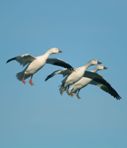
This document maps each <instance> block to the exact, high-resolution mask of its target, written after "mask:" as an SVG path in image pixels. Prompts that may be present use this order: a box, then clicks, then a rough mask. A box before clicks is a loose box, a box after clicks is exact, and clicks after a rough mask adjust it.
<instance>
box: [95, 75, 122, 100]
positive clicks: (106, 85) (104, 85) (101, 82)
mask: <svg viewBox="0 0 127 148" xmlns="http://www.w3.org/2000/svg"><path fill="white" fill-rule="evenodd" d="M93 81H95V83H96V84H97V86H99V87H100V88H101V89H102V90H103V91H105V92H107V93H109V94H110V95H112V96H113V97H114V98H116V99H117V100H120V99H121V97H120V95H119V94H118V93H117V91H116V90H115V89H114V88H113V87H112V86H111V85H110V84H109V83H108V82H107V81H106V80H104V79H103V78H101V79H100V78H94V79H93Z"/></svg>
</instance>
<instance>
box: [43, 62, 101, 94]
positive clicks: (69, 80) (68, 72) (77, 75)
mask: <svg viewBox="0 0 127 148" xmlns="http://www.w3.org/2000/svg"><path fill="white" fill-rule="evenodd" d="M96 64H101V62H100V61H98V60H96V59H93V60H90V61H89V62H88V63H87V64H85V65H83V66H81V67H78V68H73V69H65V70H57V71H55V72H53V73H52V74H50V75H48V76H47V78H46V79H45V80H48V79H49V78H51V77H53V76H54V75H56V74H63V75H64V76H66V77H65V78H64V79H63V81H62V84H61V86H60V94H63V92H64V91H65V90H68V88H69V86H70V85H72V84H73V83H75V82H77V81H78V80H79V79H81V78H82V77H83V75H84V73H85V71H86V69H87V68H88V67H90V66H92V65H96Z"/></svg>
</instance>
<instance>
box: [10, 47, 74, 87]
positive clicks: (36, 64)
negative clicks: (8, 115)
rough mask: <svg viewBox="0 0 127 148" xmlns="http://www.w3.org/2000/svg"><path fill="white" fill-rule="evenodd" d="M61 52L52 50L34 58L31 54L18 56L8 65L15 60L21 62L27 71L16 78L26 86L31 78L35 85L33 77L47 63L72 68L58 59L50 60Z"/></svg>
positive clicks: (57, 49)
mask: <svg viewBox="0 0 127 148" xmlns="http://www.w3.org/2000/svg"><path fill="white" fill-rule="evenodd" d="M60 52H62V51H61V50H60V49H59V48H50V49H49V50H48V51H47V52H45V53H44V54H43V55H41V56H38V57H33V56H31V55H30V54H24V55H21V56H16V57H14V58H11V59H9V60H7V63H9V62H11V61H13V60H15V61H17V62H19V63H20V64H21V65H23V66H26V67H25V69H24V70H23V71H21V72H19V73H17V74H16V76H17V78H18V80H20V81H22V82H23V83H24V84H25V79H27V78H29V77H31V79H30V81H29V83H30V84H31V85H33V83H32V77H33V75H34V74H35V73H36V72H37V71H39V70H40V69H41V68H42V67H43V66H44V65H45V64H46V63H47V64H53V65H57V66H62V67H66V68H72V67H71V65H69V64H68V63H66V62H64V61H63V60H60V59H56V58H49V56H50V55H51V54H57V53H60Z"/></svg>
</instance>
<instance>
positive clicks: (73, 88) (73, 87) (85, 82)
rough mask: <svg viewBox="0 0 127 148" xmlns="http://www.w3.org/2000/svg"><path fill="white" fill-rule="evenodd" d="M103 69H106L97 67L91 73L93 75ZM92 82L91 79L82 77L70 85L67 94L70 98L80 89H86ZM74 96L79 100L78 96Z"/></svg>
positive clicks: (101, 66)
mask: <svg viewBox="0 0 127 148" xmlns="http://www.w3.org/2000/svg"><path fill="white" fill-rule="evenodd" d="M103 69H107V68H106V67H105V66H103V65H97V67H96V69H95V70H92V71H91V72H93V73H95V72H97V71H99V70H103ZM84 75H85V74H84ZM92 81H93V79H92V78H88V77H82V78H81V79H80V80H79V81H77V82H75V83H74V84H73V85H71V87H70V89H69V93H68V94H69V95H71V96H73V95H75V94H76V92H79V91H80V90H81V89H82V88H84V87H86V86H87V85H88V84H90V83H91V82H92ZM76 96H77V98H80V97H79V95H78V94H77V95H76Z"/></svg>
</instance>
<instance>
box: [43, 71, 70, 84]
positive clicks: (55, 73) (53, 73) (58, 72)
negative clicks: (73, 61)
mask: <svg viewBox="0 0 127 148" xmlns="http://www.w3.org/2000/svg"><path fill="white" fill-rule="evenodd" d="M71 72H72V71H71V70H69V69H64V70H56V71H54V72H52V73H51V74H49V75H48V76H47V77H46V79H45V81H47V80H48V79H50V78H52V77H54V76H55V75H57V74H62V75H63V76H66V75H69V74H70V73H71Z"/></svg>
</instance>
